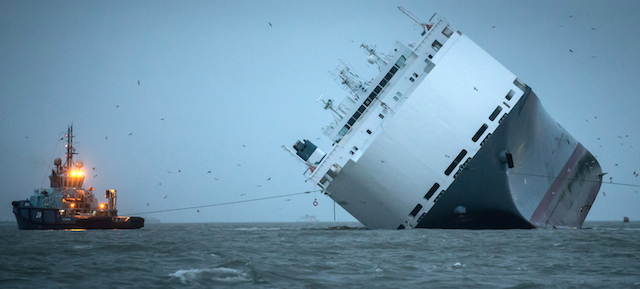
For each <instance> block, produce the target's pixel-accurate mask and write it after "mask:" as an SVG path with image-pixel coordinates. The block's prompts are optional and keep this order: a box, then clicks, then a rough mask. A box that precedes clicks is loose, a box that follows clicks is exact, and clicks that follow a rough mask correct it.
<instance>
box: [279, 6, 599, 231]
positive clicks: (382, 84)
mask: <svg viewBox="0 0 640 289" xmlns="http://www.w3.org/2000/svg"><path fill="white" fill-rule="evenodd" d="M399 8H400V10H401V11H403V12H404V13H405V14H407V15H409V16H410V17H411V18H412V19H413V20H415V21H416V22H418V23H419V24H421V25H422V26H423V27H424V32H423V33H422V34H423V38H422V40H421V41H420V42H419V43H417V44H415V45H411V46H406V45H404V44H401V43H396V45H395V48H394V50H393V51H391V53H388V54H386V55H385V56H384V57H380V56H378V55H377V54H376V52H375V50H374V49H372V48H370V47H369V46H366V45H363V46H362V47H363V48H364V49H365V50H367V51H368V52H369V53H370V56H369V57H368V59H367V60H368V61H369V62H370V63H375V64H377V65H378V66H379V68H380V71H381V73H380V75H378V76H377V77H376V78H374V79H373V80H372V81H367V82H365V81H362V80H361V79H360V78H359V77H358V76H357V75H356V74H355V73H353V72H352V71H351V70H350V69H349V68H348V67H346V66H342V67H339V68H338V73H336V77H338V78H339V80H340V82H341V83H342V84H343V85H344V86H345V88H346V89H347V91H349V95H348V96H347V97H345V98H344V100H342V102H341V103H340V104H336V103H334V102H333V101H332V100H328V101H325V102H324V104H325V109H327V110H331V112H332V113H333V114H334V117H335V121H333V122H332V123H331V124H330V125H328V126H327V127H325V128H324V134H325V135H326V136H328V137H329V138H330V139H331V140H332V141H333V143H334V144H333V147H332V148H331V149H330V150H329V151H328V152H327V153H326V154H325V153H324V152H322V151H321V150H320V149H318V148H316V146H315V145H314V144H312V143H311V142H310V141H308V140H304V141H299V142H298V143H296V145H294V149H295V150H296V151H295V152H292V153H294V154H296V155H297V156H298V157H299V158H300V159H301V160H302V161H304V162H306V164H307V165H308V167H309V170H308V171H307V172H306V173H305V174H306V175H307V177H308V178H309V180H310V181H312V182H313V183H315V184H317V185H318V186H319V187H320V188H322V189H323V190H324V192H325V193H326V194H327V195H329V196H330V197H331V198H332V199H333V200H335V201H336V202H337V203H338V204H339V205H341V206H342V207H343V208H344V209H345V210H347V211H348V212H349V213H350V214H351V215H353V216H354V217H355V218H356V219H358V220H359V221H360V222H362V223H363V224H364V225H365V226H367V227H369V228H373V229H375V228H385V229H404V228H416V227H425V228H534V227H541V226H554V227H558V226H560V227H561V226H565V227H580V226H581V225H582V222H583V221H584V218H585V217H586V215H587V213H588V211H589V208H590V207H591V204H592V203H593V201H594V200H595V196H596V195H597V192H598V190H599V188H600V184H601V169H600V166H599V164H598V163H597V161H596V160H595V158H594V157H593V156H592V155H591V154H590V153H589V152H588V151H587V150H586V149H584V147H582V145H580V143H579V142H578V141H576V140H575V139H574V138H573V137H571V136H570V135H569V134H568V133H567V132H566V131H565V130H564V129H563V128H562V127H561V126H560V125H559V124H557V123H556V122H555V121H554V120H553V119H552V118H551V117H550V116H549V115H548V114H547V113H546V111H544V109H543V108H542V106H541V105H540V103H539V100H538V98H537V97H536V95H535V94H534V93H533V92H532V91H531V89H530V88H529V87H528V86H527V85H525V84H524V83H522V82H521V81H520V80H518V79H517V77H516V76H515V75H514V74H513V73H511V72H510V71H509V70H507V69H506V68H505V67H504V66H502V65H501V64H500V63H499V62H498V61H496V60H495V59H494V58H492V57H491V56H490V55H489V54H487V53H486V52H485V51H484V50H483V49H482V48H480V47H479V46H478V45H476V44H475V43H474V42H473V41H471V40H470V39H469V38H468V37H467V36H465V35H463V34H462V33H461V32H460V31H457V30H455V29H453V28H452V27H450V26H449V23H448V22H447V21H446V20H445V19H444V18H441V17H438V16H437V15H435V14H434V16H433V17H432V18H431V19H430V21H429V22H430V24H425V23H421V21H419V20H418V19H417V18H416V17H414V16H413V15H411V14H410V13H408V12H407V11H406V10H404V9H403V8H401V7H399Z"/></svg>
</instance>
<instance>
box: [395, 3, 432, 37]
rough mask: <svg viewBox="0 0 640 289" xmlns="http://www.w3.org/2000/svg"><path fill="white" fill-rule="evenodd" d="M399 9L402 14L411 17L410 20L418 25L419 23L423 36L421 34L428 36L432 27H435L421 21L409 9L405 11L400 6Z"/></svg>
mask: <svg viewBox="0 0 640 289" xmlns="http://www.w3.org/2000/svg"><path fill="white" fill-rule="evenodd" d="M398 9H400V11H402V13H404V14H405V15H407V16H409V18H411V20H413V21H415V22H416V23H418V25H420V26H422V29H423V31H422V34H421V35H422V36H424V35H425V34H427V31H429V29H431V27H433V25H431V24H427V23H424V22H422V21H420V19H418V17H416V16H414V15H413V14H412V13H411V12H409V11H408V10H407V9H404V7H402V6H398Z"/></svg>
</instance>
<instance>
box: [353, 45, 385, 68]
mask: <svg viewBox="0 0 640 289" xmlns="http://www.w3.org/2000/svg"><path fill="white" fill-rule="evenodd" d="M360 48H362V49H364V50H365V51H367V52H368V53H369V57H367V61H368V62H369V63H371V64H374V63H375V64H377V65H378V69H379V70H381V69H382V67H383V66H385V65H387V62H386V61H385V60H384V59H382V57H380V56H378V54H377V53H376V47H375V46H374V47H371V46H369V45H366V44H364V43H363V44H361V45H360Z"/></svg>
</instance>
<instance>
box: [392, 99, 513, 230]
mask: <svg viewBox="0 0 640 289" xmlns="http://www.w3.org/2000/svg"><path fill="white" fill-rule="evenodd" d="M514 95H515V92H514V91H513V90H509V93H508V94H507V95H506V96H505V98H506V99H507V100H511V98H513V96H514ZM504 104H505V105H506V106H507V107H508V104H506V103H504ZM501 111H502V107H501V106H498V107H496V109H495V110H494V111H493V112H492V113H491V115H489V120H491V121H494V120H495V119H496V117H497V116H498V115H499V114H500V112H501ZM506 115H507V114H506V113H505V114H504V115H503V116H502V117H501V118H500V120H499V121H498V123H502V120H504V118H505V116H506ZM487 128H489V126H488V125H487V124H486V123H485V124H482V126H481V127H480V129H478V131H477V132H476V133H475V134H474V135H473V137H472V138H471V140H472V141H473V142H477V141H478V139H480V137H481V136H482V135H483V134H484V132H485V131H486V130H487ZM490 135H491V133H489V134H487V136H486V137H485V138H484V139H483V140H482V142H481V143H480V146H482V145H483V144H484V143H485V142H486V141H487V139H488V138H489V136H490ZM466 155H467V150H465V149H463V150H462V151H460V153H459V154H458V156H456V158H455V159H454V160H453V161H452V162H451V164H450V165H449V166H448V167H447V169H446V170H445V171H444V174H445V175H447V176H448V175H450V174H451V172H453V170H454V169H455V168H456V167H457V166H458V164H459V163H460V161H462V159H463V158H464V157H465V156H466ZM470 161H471V158H467V160H466V161H465V162H464V164H462V165H461V166H460V168H459V169H458V171H457V172H456V174H455V175H454V178H456V177H457V176H458V174H460V172H461V171H462V169H464V167H465V166H466V165H467V164H468V163H469V162H470ZM439 188H440V184H438V183H435V184H433V186H432V187H431V189H429V191H428V192H427V193H426V194H425V195H424V198H425V199H426V200H427V201H428V200H429V199H431V197H433V194H435V192H436V191H437V190H438V189H439ZM442 193H444V190H442V191H441V192H440V194H438V196H436V198H435V199H434V200H433V202H434V203H435V202H437V201H438V199H439V198H440V196H441V195H442ZM420 210H422V205H421V204H417V205H416V206H415V207H414V208H413V210H412V211H411V213H409V216H411V217H415V216H416V215H417V214H418V213H419V212H420ZM425 215H426V213H423V214H422V215H421V216H420V219H418V223H419V222H420V220H421V219H422V218H423V217H424V216H425ZM398 229H404V225H400V227H398Z"/></svg>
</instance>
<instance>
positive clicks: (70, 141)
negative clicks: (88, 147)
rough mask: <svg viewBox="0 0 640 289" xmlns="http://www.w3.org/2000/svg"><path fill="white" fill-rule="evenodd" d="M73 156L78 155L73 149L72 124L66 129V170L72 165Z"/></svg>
mask: <svg viewBox="0 0 640 289" xmlns="http://www.w3.org/2000/svg"><path fill="white" fill-rule="evenodd" d="M75 154H78V153H76V149H75V148H74V147H73V124H71V125H70V126H69V127H68V128H67V155H66V158H67V159H66V161H65V167H66V168H67V169H69V168H71V165H72V164H73V155H75Z"/></svg>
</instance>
